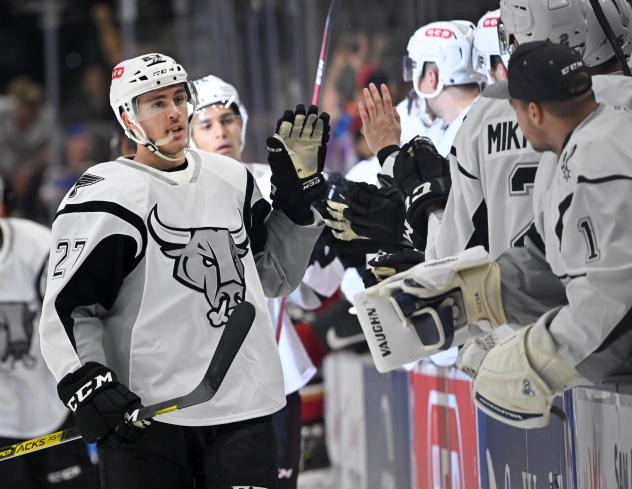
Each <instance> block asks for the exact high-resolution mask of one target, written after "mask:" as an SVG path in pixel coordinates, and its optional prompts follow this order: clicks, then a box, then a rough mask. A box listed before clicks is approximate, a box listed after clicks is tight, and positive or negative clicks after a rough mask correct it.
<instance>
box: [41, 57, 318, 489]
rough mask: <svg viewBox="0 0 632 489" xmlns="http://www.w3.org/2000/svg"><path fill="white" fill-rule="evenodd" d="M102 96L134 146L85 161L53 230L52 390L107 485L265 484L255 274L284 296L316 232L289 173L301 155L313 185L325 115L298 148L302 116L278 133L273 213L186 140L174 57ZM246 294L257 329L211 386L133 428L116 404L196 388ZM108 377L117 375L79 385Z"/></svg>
mask: <svg viewBox="0 0 632 489" xmlns="http://www.w3.org/2000/svg"><path fill="white" fill-rule="evenodd" d="M110 102H111V105H112V108H113V110H114V112H115V115H116V117H117V119H118V120H119V122H120V123H121V125H122V126H123V128H124V130H125V132H126V134H127V136H128V137H130V138H131V139H133V140H134V141H135V142H136V143H137V144H138V148H137V152H136V154H135V155H133V156H129V157H121V158H119V159H117V160H115V161H110V162H106V163H102V164H99V165H96V166H94V167H92V168H90V169H89V170H88V172H86V173H85V174H84V175H83V176H82V177H81V178H80V179H79V181H78V182H77V184H76V185H75V186H74V187H73V189H72V190H71V191H70V192H69V193H68V195H67V196H66V197H65V198H64V200H63V201H62V203H61V205H60V208H59V211H58V212H57V215H56V219H55V222H54V224H53V242H54V245H53V249H52V251H51V261H50V266H49V273H48V288H47V291H46V296H45V299H44V309H43V314H42V321H41V328H40V330H41V340H42V353H43V355H44V357H45V359H46V361H47V363H48V365H49V367H50V369H51V370H52V371H53V374H54V375H55V377H56V378H57V380H58V381H59V384H58V393H59V396H60V398H61V399H62V401H63V402H64V403H65V404H67V405H69V406H73V407H75V419H76V422H77V425H78V427H79V429H80V431H81V432H82V434H83V436H84V438H85V439H86V440H88V441H95V440H96V441H97V443H98V445H99V455H100V459H101V462H102V463H101V480H102V485H103V488H104V489H108V488H116V489H126V488H140V487H152V488H163V487H164V488H173V487H182V488H193V487H194V486H195V487H196V488H197V487H209V488H210V487H226V486H229V487H230V486H244V485H245V486H260V487H274V485H275V484H276V480H277V462H276V450H274V447H275V437H274V431H273V428H272V424H271V421H270V415H271V414H272V413H274V412H275V411H277V410H279V409H280V408H282V407H283V405H284V404H285V396H284V392H283V377H282V371H281V365H280V362H279V356H278V350H277V347H276V343H275V338H274V330H273V327H272V325H271V321H270V317H269V315H268V312H267V308H266V303H265V298H264V295H263V288H264V286H263V285H262V284H266V285H265V288H266V290H273V289H274V290H276V292H277V293H278V294H286V293H288V292H290V291H291V290H293V289H294V288H295V287H296V286H297V285H298V283H299V282H300V279H301V277H302V276H303V273H304V271H305V268H306V266H307V263H308V260H309V256H310V253H311V248H312V246H313V244H314V243H315V241H316V239H317V237H318V235H319V234H320V232H321V229H322V224H321V219H320V216H318V214H316V213H313V212H312V211H311V210H310V206H309V203H308V201H307V200H306V199H305V196H304V194H305V193H304V192H303V189H304V186H303V184H304V183H305V180H304V181H301V180H300V179H299V178H298V176H297V173H296V171H295V170H293V169H294V165H295V163H296V162H297V161H301V162H302V163H303V164H304V166H303V167H302V168H303V170H304V171H305V173H308V174H309V175H310V176H309V177H308V178H309V179H310V180H309V181H311V182H313V183H314V184H315V186H318V185H319V183H320V179H321V176H320V173H319V168H320V165H321V163H322V162H321V161H320V159H319V156H321V154H322V153H324V149H323V147H322V144H323V142H322V134H323V133H324V132H325V131H326V129H325V128H326V126H327V124H326V120H325V119H323V118H322V117H314V118H315V119H316V120H314V118H313V119H310V120H309V121H308V122H306V124H313V125H314V126H315V127H316V128H317V129H318V130H319V133H318V134H316V135H314V137H313V138H308V139H309V143H310V144H309V145H305V146H303V147H296V146H292V144H293V143H295V140H294V138H293V135H292V134H290V130H291V129H292V128H293V127H295V126H296V125H298V124H293V122H291V121H295V122H296V123H298V122H299V119H300V118H299V117H298V116H296V118H294V115H295V114H286V116H287V117H286V120H288V122H284V123H283V124H282V125H281V128H280V130H281V131H282V132H283V135H284V136H281V135H278V134H277V135H275V138H276V139H275V140H276V141H277V142H278V144H277V148H278V151H277V157H278V160H277V161H278V164H279V167H280V169H281V170H282V171H283V173H282V178H280V179H279V181H280V182H282V184H283V185H285V186H283V185H280V188H279V189H278V191H279V192H281V193H282V194H283V195H284V196H285V197H286V198H287V199H290V200H292V202H293V204H294V206H295V209H294V211H295V212H291V213H288V212H287V209H285V208H283V209H275V210H274V211H272V212H270V213H267V212H265V211H264V210H265V209H264V205H262V204H261V203H260V201H261V198H260V194H259V192H258V190H257V188H256V184H255V182H254V180H253V178H252V176H251V175H250V174H249V173H248V172H247V171H246V169H245V168H244V167H243V166H242V165H241V164H239V163H237V162H235V161H234V160H232V159H230V158H226V157H223V156H220V155H212V154H209V153H205V152H199V151H195V150H192V149H189V148H188V141H189V136H188V135H189V124H188V116H189V115H192V114H193V112H194V110H195V106H196V103H197V100H196V96H195V90H194V89H193V87H192V85H191V83H190V82H189V80H188V79H187V74H186V72H185V70H184V69H183V68H182V66H180V65H179V64H177V63H176V62H175V61H174V60H173V59H172V58H170V57H168V56H164V55H162V54H156V53H152V54H147V55H143V56H139V57H137V58H133V59H130V60H126V61H124V62H122V63H120V64H118V65H117V66H116V67H115V68H114V70H113V72H112V84H111V87H110ZM319 135H320V136H321V138H320V139H319V137H318V136H319ZM284 137H285V138H284ZM286 145H289V146H290V147H292V148H293V149H294V152H293V154H292V158H290V157H289V156H288V153H287V150H286V149H285V148H286V147H287V146H286ZM322 156H324V154H322ZM242 301H248V302H251V303H252V304H254V306H255V309H256V317H255V320H254V325H253V326H252V329H251V330H250V333H249V334H248V337H247V338H246V340H245V342H244V344H243V346H242V347H241V350H240V352H239V353H238V355H237V357H236V358H235V360H234V362H233V364H232V366H231V368H230V370H229V371H228V374H227V376H226V378H225V380H224V382H223V384H222V386H221V387H220V389H219V391H218V393H217V395H216V396H215V397H214V398H213V399H212V400H210V401H207V402H205V403H202V404H199V405H196V406H193V407H190V408H186V409H183V410H181V411H177V412H175V413H170V414H165V415H164V416H162V418H161V419H160V422H154V423H153V424H151V426H149V427H146V428H145V429H144V432H143V436H142V437H140V438H139V436H138V435H139V431H141V429H140V427H137V426H132V425H128V424H126V423H125V422H124V421H123V413H125V412H126V411H128V410H129V409H130V408H133V407H137V406H138V405H140V403H141V400H142V402H143V403H145V404H152V403H156V402H159V401H164V400H166V399H171V398H174V397H177V396H180V395H183V394H185V393H187V392H189V391H191V390H192V388H193V387H195V386H196V385H197V384H198V383H199V382H200V379H201V378H202V376H203V374H204V372H205V371H206V369H207V368H208V365H209V360H210V358H211V356H212V355H213V349H214V348H215V346H216V345H217V342H218V340H219V337H220V335H221V332H222V328H223V327H224V325H225V324H226V322H227V320H228V316H229V315H230V314H231V312H232V311H233V309H234V308H235V307H236V306H237V305H238V304H239V303H241V302H242ZM108 374H109V378H110V379H111V381H109V382H106V383H100V384H99V386H98V387H95V389H94V390H93V391H92V392H91V393H90V395H88V396H87V397H86V396H84V395H83V394H84V391H82V390H81V389H82V388H83V386H85V385H86V384H88V385H89V384H90V383H91V382H92V380H93V379H95V378H97V376H100V377H99V378H100V380H103V378H104V377H106V376H108ZM95 385H96V384H95ZM163 421H164V422H163Z"/></svg>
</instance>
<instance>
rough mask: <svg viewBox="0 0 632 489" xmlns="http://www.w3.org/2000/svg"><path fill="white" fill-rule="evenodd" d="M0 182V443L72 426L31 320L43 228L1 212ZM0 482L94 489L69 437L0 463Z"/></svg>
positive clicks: (44, 243) (39, 292) (36, 309)
mask: <svg viewBox="0 0 632 489" xmlns="http://www.w3.org/2000/svg"><path fill="white" fill-rule="evenodd" d="M4 195H6V194H5V188H4V185H3V182H2V180H0V447H4V446H9V445H12V444H14V443H18V442H21V441H24V440H28V439H31V438H35V437H39V436H42V435H45V434H47V433H51V432H54V431H58V430H59V429H61V428H65V427H68V426H70V424H72V416H70V412H69V411H68V409H66V407H65V406H64V405H63V404H62V403H61V402H60V401H59V399H58V398H57V392H56V390H55V385H56V383H55V379H54V378H53V376H52V375H51V373H50V371H49V370H48V368H47V367H46V364H45V363H44V359H43V358H42V354H41V353H40V347H39V345H40V342H39V334H38V327H37V321H38V319H39V314H40V309H41V303H42V296H43V293H44V286H45V284H46V264H47V262H48V253H49V250H50V241H51V236H50V231H49V230H48V229H46V228H45V227H44V226H41V225H39V224H37V223H34V222H31V221H27V220H25V219H17V218H8V217H6V214H5V205H4V204H5V200H4V199H3V196H4ZM0 481H1V482H0V485H1V486H2V487H7V488H9V487H11V488H20V489H22V488H24V489H45V488H53V487H56V488H60V489H71V488H72V489H75V488H76V489H88V488H91V487H94V488H97V487H98V474H97V470H96V467H94V466H93V465H92V463H91V462H90V459H89V458H88V452H87V447H86V445H85V444H84V443H83V442H81V441H78V442H73V443H69V444H66V445H64V446H63V447H59V448H57V449H55V450H50V451H45V452H39V453H35V454H33V455H29V456H28V457H20V458H16V459H14V460H8V461H4V462H2V463H0Z"/></svg>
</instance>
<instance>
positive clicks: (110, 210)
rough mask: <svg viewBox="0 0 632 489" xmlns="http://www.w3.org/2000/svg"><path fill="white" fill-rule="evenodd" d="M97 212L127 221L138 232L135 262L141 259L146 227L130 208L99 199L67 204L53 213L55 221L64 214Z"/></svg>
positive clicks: (144, 244) (143, 250)
mask: <svg viewBox="0 0 632 489" xmlns="http://www.w3.org/2000/svg"><path fill="white" fill-rule="evenodd" d="M99 212H104V213H107V214H111V215H112V216H115V217H118V218H119V219H121V220H123V221H125V222H127V223H128V224H130V225H131V226H133V227H134V228H136V230H137V231H138V234H139V235H140V237H141V247H140V250H139V253H138V254H137V256H136V263H138V262H139V261H140V260H142V258H143V256H144V255H145V250H146V249H147V227H146V226H145V222H144V221H143V219H142V218H141V217H140V216H139V215H138V214H135V213H134V212H132V211H131V210H129V209H127V208H125V207H123V206H122V205H121V204H117V203H116V202H109V201H99V200H96V201H89V202H82V203H78V204H68V205H66V206H64V208H63V209H61V210H59V211H58V212H57V214H55V221H57V219H59V218H60V217H61V216H63V215H66V214H75V213H99ZM136 263H135V264H136Z"/></svg>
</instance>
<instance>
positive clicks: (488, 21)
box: [483, 17, 498, 27]
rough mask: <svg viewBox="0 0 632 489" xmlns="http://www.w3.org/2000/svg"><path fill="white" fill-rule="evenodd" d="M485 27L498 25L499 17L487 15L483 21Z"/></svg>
mask: <svg viewBox="0 0 632 489" xmlns="http://www.w3.org/2000/svg"><path fill="white" fill-rule="evenodd" d="M483 27H498V17H487V18H486V19H485V20H484V21H483Z"/></svg>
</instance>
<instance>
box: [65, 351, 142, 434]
mask: <svg viewBox="0 0 632 489" xmlns="http://www.w3.org/2000/svg"><path fill="white" fill-rule="evenodd" d="M57 392H58V394H59V398H60V399H61V401H62V402H63V403H64V405H66V406H67V407H68V408H69V409H70V410H71V411H72V412H73V413H74V415H75V421H76V423H77V428H79V431H80V433H81V435H82V436H83V439H84V440H85V441H86V442H87V443H94V442H96V441H98V442H99V443H101V444H103V445H105V446H118V445H122V444H123V443H125V442H129V441H132V440H135V439H137V438H138V437H139V436H140V435H141V434H142V428H145V426H148V425H149V424H150V423H151V422H150V421H138V422H135V423H127V422H126V421H125V418H124V416H125V414H126V413H127V412H129V411H133V410H134V409H138V408H141V407H142V404H141V402H140V398H139V397H138V396H137V395H136V394H134V393H133V392H132V391H130V390H129V389H128V388H127V387H126V386H125V385H123V384H121V383H120V382H119V381H118V379H117V378H116V374H115V373H114V372H113V371H112V370H110V369H109V368H107V367H106V366H104V365H101V364H100V363H96V362H88V363H86V364H85V365H83V366H82V367H81V368H79V369H78V370H76V371H75V372H72V373H69V374H68V375H66V376H65V377H64V378H63V379H61V381H60V382H59V384H58V385H57Z"/></svg>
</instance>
